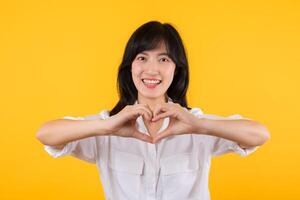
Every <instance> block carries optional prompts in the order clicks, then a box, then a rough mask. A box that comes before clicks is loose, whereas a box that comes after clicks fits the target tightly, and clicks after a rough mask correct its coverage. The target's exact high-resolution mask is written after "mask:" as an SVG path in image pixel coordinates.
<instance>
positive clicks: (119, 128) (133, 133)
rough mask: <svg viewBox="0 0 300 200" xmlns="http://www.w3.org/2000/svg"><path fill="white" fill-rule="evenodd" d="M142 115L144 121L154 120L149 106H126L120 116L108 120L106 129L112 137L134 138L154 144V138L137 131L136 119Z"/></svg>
mask: <svg viewBox="0 0 300 200" xmlns="http://www.w3.org/2000/svg"><path fill="white" fill-rule="evenodd" d="M140 115H142V116H143V117H144V119H146V120H149V121H150V120H151V119H152V116H153V115H152V111H151V110H150V108H149V106H148V105H147V104H135V105H127V106H125V107H124V108H123V109H122V110H121V111H120V112H119V113H118V114H116V115H113V116H111V117H110V118H108V119H106V122H105V123H106V124H105V125H106V126H107V127H106V129H107V130H108V132H109V133H110V134H111V135H117V136H122V137H133V138H136V139H139V140H142V141H145V142H149V143H153V138H152V137H151V136H149V135H147V134H145V133H141V132H140V131H138V130H137V127H136V119H137V118H138V117H139V116H140Z"/></svg>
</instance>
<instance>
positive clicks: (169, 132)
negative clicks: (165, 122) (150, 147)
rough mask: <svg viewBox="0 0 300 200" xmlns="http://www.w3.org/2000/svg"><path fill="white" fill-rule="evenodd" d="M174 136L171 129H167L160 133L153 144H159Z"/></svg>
mask: <svg viewBox="0 0 300 200" xmlns="http://www.w3.org/2000/svg"><path fill="white" fill-rule="evenodd" d="M170 135H172V133H171V130H170V128H167V129H166V130H164V131H163V132H161V133H159V134H158V135H156V136H154V138H153V143H157V142H158V141H159V140H161V139H163V138H166V137H169V136H170Z"/></svg>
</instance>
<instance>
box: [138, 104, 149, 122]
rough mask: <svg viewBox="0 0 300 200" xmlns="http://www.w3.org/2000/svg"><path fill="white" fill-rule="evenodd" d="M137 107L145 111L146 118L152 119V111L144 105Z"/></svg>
mask: <svg viewBox="0 0 300 200" xmlns="http://www.w3.org/2000/svg"><path fill="white" fill-rule="evenodd" d="M138 109H142V110H144V111H145V112H146V113H147V116H145V118H146V119H147V120H149V121H150V120H151V119H152V112H151V110H150V109H148V108H147V107H146V106H145V105H143V106H141V107H139V108H138Z"/></svg>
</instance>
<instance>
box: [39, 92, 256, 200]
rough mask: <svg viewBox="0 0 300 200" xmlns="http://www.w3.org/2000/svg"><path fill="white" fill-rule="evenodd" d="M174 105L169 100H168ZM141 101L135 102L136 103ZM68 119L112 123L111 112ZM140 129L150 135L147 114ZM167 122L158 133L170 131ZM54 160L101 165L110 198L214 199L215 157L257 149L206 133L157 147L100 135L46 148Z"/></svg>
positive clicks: (172, 139)
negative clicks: (211, 174) (212, 174)
mask: <svg viewBox="0 0 300 200" xmlns="http://www.w3.org/2000/svg"><path fill="white" fill-rule="evenodd" d="M170 101H172V99H171V98H170V97H168V102H170ZM136 103H137V101H136V102H135V104H136ZM190 112H191V113H192V114H194V115H195V116H197V117H199V118H209V119H228V120H230V119H241V118H242V116H241V115H238V114H236V115H231V116H228V117H221V116H217V115H212V114H203V112H202V110H201V109H200V108H192V109H191V110H190ZM63 118H65V119H73V120H90V119H99V118H100V119H107V118H109V111H108V110H102V111H101V112H100V113H99V114H96V115H89V116H85V117H72V116H65V117H63ZM136 124H137V128H138V130H139V131H141V132H143V133H145V134H148V135H149V133H148V132H147V129H146V127H145V124H144V122H143V118H142V116H139V117H138V118H137V123H136ZM168 124H169V117H167V118H164V120H163V125H162V127H161V128H160V130H159V132H161V131H163V130H164V129H166V128H167V126H168ZM44 147H45V150H46V151H47V152H48V153H49V154H50V155H51V156H53V157H61V156H65V155H72V156H74V157H77V158H79V159H81V160H84V161H87V162H89V163H95V164H96V165H97V168H98V171H99V175H100V179H101V181H102V185H103V189H104V193H105V198H106V200H209V199H210V192H209V188H208V180H209V179H208V178H209V169H210V163H211V158H212V157H214V156H217V155H222V154H225V153H229V152H235V153H237V154H239V155H240V156H246V155H248V154H250V153H252V152H253V151H255V150H256V149H257V148H258V146H257V147H252V148H248V149H243V148H241V147H240V146H239V145H238V144H237V143H236V142H233V141H230V140H227V139H224V138H220V137H215V136H210V135H203V134H202V135H201V134H195V133H194V134H193V133H190V134H183V135H176V136H170V137H167V138H164V139H162V140H160V141H159V142H158V143H157V144H151V143H146V142H143V141H140V140H138V139H135V138H128V137H120V136H112V135H109V136H95V137H88V138H84V139H80V140H76V141H72V142H69V143H67V144H66V145H65V147H64V148H63V149H62V150H58V149H55V148H54V147H52V146H48V145H44Z"/></svg>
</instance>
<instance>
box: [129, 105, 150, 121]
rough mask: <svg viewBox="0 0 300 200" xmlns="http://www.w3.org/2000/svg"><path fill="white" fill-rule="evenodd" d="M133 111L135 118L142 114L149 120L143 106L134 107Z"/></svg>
mask: <svg viewBox="0 0 300 200" xmlns="http://www.w3.org/2000/svg"><path fill="white" fill-rule="evenodd" d="M133 113H134V114H133V115H134V117H135V118H138V117H139V116H140V115H142V116H143V117H144V118H146V119H148V120H151V118H150V115H149V113H148V112H147V111H145V109H143V108H136V109H135V110H134V111H133Z"/></svg>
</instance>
